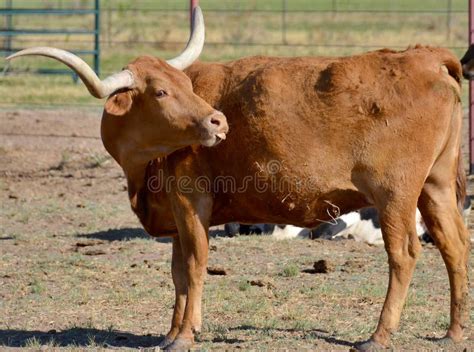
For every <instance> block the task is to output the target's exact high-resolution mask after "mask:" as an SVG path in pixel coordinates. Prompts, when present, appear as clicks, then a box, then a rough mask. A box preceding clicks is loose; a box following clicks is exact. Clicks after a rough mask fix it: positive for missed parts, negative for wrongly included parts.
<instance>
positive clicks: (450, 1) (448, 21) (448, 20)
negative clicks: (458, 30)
mask: <svg viewBox="0 0 474 352" xmlns="http://www.w3.org/2000/svg"><path fill="white" fill-rule="evenodd" d="M452 14H453V0H448V4H447V12H446V40H448V41H450V40H451V22H452Z"/></svg>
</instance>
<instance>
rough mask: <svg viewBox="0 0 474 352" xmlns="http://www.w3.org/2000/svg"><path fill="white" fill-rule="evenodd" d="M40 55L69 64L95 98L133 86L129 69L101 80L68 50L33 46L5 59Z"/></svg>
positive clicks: (133, 82)
mask: <svg viewBox="0 0 474 352" xmlns="http://www.w3.org/2000/svg"><path fill="white" fill-rule="evenodd" d="M27 55H40V56H46V57H50V58H52V59H55V60H58V61H60V62H62V63H63V64H65V65H67V66H69V67H70V68H71V69H72V70H74V72H76V73H77V74H78V76H79V77H80V78H81V80H82V82H84V84H85V85H86V87H87V89H88V90H89V92H90V93H91V94H92V95H93V96H94V97H96V98H99V99H101V98H105V97H108V96H109V95H110V94H112V93H113V92H115V91H116V90H119V89H122V88H133V86H134V85H135V81H134V78H133V74H132V72H131V71H129V70H123V71H121V72H118V73H115V74H113V75H111V76H109V77H107V78H105V79H104V80H103V81H101V80H100V79H99V77H97V75H96V74H95V72H94V70H92V68H90V66H89V65H88V64H87V63H85V62H84V61H83V60H82V59H81V58H80V57H78V56H76V55H74V54H73V53H70V52H69V51H65V50H61V49H56V48H50V47H35V48H29V49H25V50H21V51H19V52H17V53H15V54H13V55H10V56H9V57H7V58H6V59H7V60H12V59H15V58H17V57H20V56H27Z"/></svg>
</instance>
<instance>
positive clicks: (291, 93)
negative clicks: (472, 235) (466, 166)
mask: <svg viewBox="0 0 474 352" xmlns="http://www.w3.org/2000/svg"><path fill="white" fill-rule="evenodd" d="M186 73H187V74H188V75H189V77H190V78H191V80H192V83H193V87H194V91H195V93H196V94H197V95H199V96H200V97H202V98H203V99H204V100H205V101H207V102H208V103H209V104H210V105H211V106H212V107H213V108H214V109H218V110H220V111H222V112H223V113H224V114H225V115H226V117H227V120H228V124H229V128H230V129H229V133H228V137H227V140H226V141H224V142H223V143H221V144H219V145H218V146H215V147H213V148H206V147H203V146H197V145H193V146H190V147H186V148H184V149H180V150H177V151H175V152H173V153H172V154H170V155H167V156H164V157H163V158H161V159H156V160H153V161H152V162H150V163H148V166H146V167H145V166H143V169H144V168H146V170H143V169H140V168H138V170H142V171H141V172H142V175H145V176H143V177H142V178H141V179H140V178H138V177H134V180H132V181H134V182H132V183H133V184H134V185H135V186H136V189H135V191H136V192H135V193H134V192H131V193H130V195H131V203H132V208H133V210H134V211H135V213H136V214H137V215H138V217H139V218H140V220H141V222H142V223H143V225H144V227H145V229H146V230H147V231H148V232H149V233H150V234H152V235H154V236H161V235H172V236H173V259H172V276H173V282H174V284H175V290H176V299H175V305H174V313H173V318H172V323H171V328H170V331H169V332H168V334H167V335H166V337H165V339H164V340H163V341H162V343H161V344H160V346H161V347H166V348H168V349H170V350H187V349H189V348H190V347H192V344H193V341H194V332H196V331H199V330H200V328H201V326H202V318H201V302H202V293H203V284H204V278H205V273H206V266H207V260H208V249H209V247H208V228H209V225H213V224H221V223H226V222H233V221H236V222H244V223H245V222H247V223H252V222H270V223H284V224H294V225H297V226H302V227H313V226H315V225H317V224H319V223H320V222H321V221H327V220H331V219H332V218H334V217H337V216H338V215H340V214H341V213H345V212H348V211H352V210H355V209H358V208H361V207H364V206H367V205H374V206H375V207H376V208H377V210H378V212H379V214H380V223H381V228H382V233H383V238H384V243H385V248H386V251H387V255H388V262H389V285H388V290H387V296H386V299H385V303H384V306H383V309H382V312H381V315H380V319H379V323H378V326H377V329H376V331H375V332H374V334H373V335H372V337H371V339H370V340H369V341H367V342H365V343H362V344H358V345H357V348H358V349H359V350H366V351H368V350H370V351H372V350H378V349H380V348H383V347H387V346H389V344H390V336H391V334H392V333H393V332H395V331H396V330H397V328H398V324H399V321H400V316H401V312H402V308H403V305H404V302H405V300H406V297H407V293H408V287H409V283H410V280H411V277H412V275H413V271H414V269H415V264H416V260H417V258H418V256H419V254H420V251H421V245H420V243H419V240H418V235H417V233H416V224H415V212H416V208H417V206H418V208H419V209H420V212H421V214H422V216H423V219H424V221H425V224H426V226H427V229H428V231H429V233H430V234H431V235H432V236H433V239H434V241H435V244H436V245H437V246H438V248H439V250H440V252H441V254H442V256H443V259H444V261H445V264H446V267H447V270H448V275H449V278H450V286H451V322H450V326H449V329H448V332H447V334H446V337H447V338H449V339H450V340H452V341H455V342H459V341H461V340H462V339H463V330H464V329H465V327H466V326H467V323H468V321H469V313H470V311H469V300H468V292H469V286H468V280H467V273H468V267H467V264H468V257H469V250H470V249H469V248H470V242H469V235H468V231H467V229H466V228H465V226H464V222H463V220H462V217H461V215H460V213H459V211H458V209H457V204H456V187H458V188H460V187H464V186H463V180H464V178H463V177H464V175H463V169H462V165H461V164H460V129H461V111H462V110H461V105H460V77H461V66H460V63H459V61H458V60H457V58H456V57H454V56H453V55H452V54H451V53H450V52H449V51H447V50H444V49H437V48H429V47H419V46H417V47H415V48H409V49H407V50H406V51H403V52H395V51H390V50H381V51H375V52H371V53H367V54H363V55H358V56H353V57H347V58H314V57H313V58H312V57H308V58H268V57H253V58H245V59H241V60H237V61H233V62H229V63H226V64H218V63H207V64H205V63H196V64H194V65H192V66H191V67H190V68H188V69H187V71H186ZM124 170H125V172H126V174H127V178H128V180H129V184H130V183H131V178H130V177H129V176H128V175H129V174H131V171H136V170H137V168H133V169H132V170H131V169H127V168H126V167H124ZM132 173H133V172H132ZM137 174H138V175H139V174H140V172H138V173H136V172H135V175H137ZM221 181H222V182H221ZM202 182H204V185H203V184H202ZM206 182H207V183H206ZM219 182H221V183H219ZM229 182H230V183H229ZM206 187H207V188H208V189H206ZM226 188H227V189H226ZM457 191H458V195H462V192H463V190H459V189H458V190H457Z"/></svg>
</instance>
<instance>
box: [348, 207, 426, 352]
mask: <svg viewBox="0 0 474 352" xmlns="http://www.w3.org/2000/svg"><path fill="white" fill-rule="evenodd" d="M411 203H412V204H411V205H409V206H407V205H406V204H404V203H401V204H400V203H398V204H397V203H396V202H393V201H392V202H391V203H390V204H387V206H385V207H384V208H383V209H381V211H380V213H379V214H380V221H381V227H382V234H383V238H384V243H385V249H386V251H387V254H388V263H389V270H390V277H389V284H388V290H387V295H386V298H385V302H384V305H383V309H382V313H381V315H380V319H379V323H378V326H377V329H376V331H375V333H374V334H373V335H372V337H371V339H370V340H369V341H367V342H364V343H360V344H358V345H356V347H357V349H358V350H362V351H372V350H379V349H381V348H385V347H388V346H389V345H390V337H391V333H393V332H395V331H396V330H397V329H398V324H399V322H400V316H401V313H402V309H403V306H404V304H405V300H406V296H407V293H408V286H409V284H410V281H411V278H412V276H413V271H414V269H415V264H416V260H417V258H418V256H419V253H420V251H421V244H420V242H419V240H418V236H417V233H416V223H415V212H416V200H414V201H413V202H411Z"/></svg>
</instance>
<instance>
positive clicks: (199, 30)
mask: <svg viewBox="0 0 474 352" xmlns="http://www.w3.org/2000/svg"><path fill="white" fill-rule="evenodd" d="M192 24H193V27H192V28H191V35H190V37H189V41H188V44H186V48H185V49H184V51H183V52H182V53H181V54H180V55H179V56H177V57H175V58H174V59H171V60H167V61H166V62H167V63H168V64H169V65H171V66H173V67H174V68H177V69H178V70H184V69H185V68H187V67H189V66H191V65H192V63H193V62H194V61H196V60H197V58H198V57H199V55H201V52H202V48H203V46H204V39H205V26H204V18H203V16H202V11H201V8H200V7H199V6H197V7H196V8H195V9H194V10H193V18H192Z"/></svg>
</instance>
